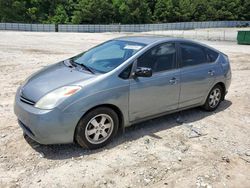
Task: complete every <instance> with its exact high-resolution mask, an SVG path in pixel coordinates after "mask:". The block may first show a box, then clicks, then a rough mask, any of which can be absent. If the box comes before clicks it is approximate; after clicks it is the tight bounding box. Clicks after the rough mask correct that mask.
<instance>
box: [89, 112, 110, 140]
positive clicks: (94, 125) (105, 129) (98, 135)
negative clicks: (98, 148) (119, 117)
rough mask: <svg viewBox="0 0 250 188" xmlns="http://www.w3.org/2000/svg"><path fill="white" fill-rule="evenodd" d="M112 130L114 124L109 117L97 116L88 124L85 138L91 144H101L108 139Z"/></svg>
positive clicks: (104, 115)
mask: <svg viewBox="0 0 250 188" xmlns="http://www.w3.org/2000/svg"><path fill="white" fill-rule="evenodd" d="M113 128H114V122H113V119H112V118H111V117H110V116H109V115H107V114H98V115H96V116H95V117H93V118H92V119H91V120H90V121H89V122H88V124H87V126H86V130H85V137H86V139H87V140H88V141H89V142H90V143H92V144H101V143H103V142H105V141H106V140H107V139H108V138H109V137H110V135H111V134H112V131H113Z"/></svg>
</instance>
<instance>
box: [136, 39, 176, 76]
mask: <svg viewBox="0 0 250 188" xmlns="http://www.w3.org/2000/svg"><path fill="white" fill-rule="evenodd" d="M175 60H176V48H175V44H174V43H165V44H161V45H158V46H156V47H153V48H152V49H150V50H148V51H147V52H146V53H144V54H143V55H142V56H141V57H139V58H138V59H137V67H147V68H151V69H152V71H153V72H161V71H166V70H170V69H173V68H174V67H175Z"/></svg>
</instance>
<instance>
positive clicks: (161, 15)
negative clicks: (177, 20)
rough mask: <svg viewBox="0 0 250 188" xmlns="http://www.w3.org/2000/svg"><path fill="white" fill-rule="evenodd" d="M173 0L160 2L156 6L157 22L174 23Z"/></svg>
mask: <svg viewBox="0 0 250 188" xmlns="http://www.w3.org/2000/svg"><path fill="white" fill-rule="evenodd" d="M172 10H173V3H172V0H158V1H157V3H156V5H155V11H154V18H155V20H156V21H157V22H171V21H173V18H172V15H173V11H172Z"/></svg>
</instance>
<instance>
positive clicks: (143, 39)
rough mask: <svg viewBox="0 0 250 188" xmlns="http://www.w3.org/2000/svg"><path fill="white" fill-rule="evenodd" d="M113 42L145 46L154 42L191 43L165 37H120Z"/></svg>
mask: <svg viewBox="0 0 250 188" xmlns="http://www.w3.org/2000/svg"><path fill="white" fill-rule="evenodd" d="M115 40H121V41H129V42H137V43H142V44H145V45H149V44H152V43H155V42H160V41H164V42H167V41H182V42H184V41H186V42H193V43H195V42H194V41H191V40H186V39H180V38H172V37H166V36H150V35H149V36H126V37H120V38H116V39H115Z"/></svg>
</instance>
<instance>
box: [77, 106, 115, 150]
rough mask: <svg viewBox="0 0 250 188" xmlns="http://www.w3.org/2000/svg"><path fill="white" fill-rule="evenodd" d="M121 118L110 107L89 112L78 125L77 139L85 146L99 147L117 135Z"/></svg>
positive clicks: (90, 147)
mask: <svg viewBox="0 0 250 188" xmlns="http://www.w3.org/2000/svg"><path fill="white" fill-rule="evenodd" d="M118 126H119V119H118V116H117V114H116V112H115V111H114V110H112V109H110V108H106V107H100V108H96V109H94V110H92V111H90V112H89V113H87V114H86V115H85V116H83V118H82V119H81V120H80V122H79V123H78V125H77V127H76V133H75V139H76V141H77V143H78V144H79V145H80V146H82V147H85V148H89V149H97V148H100V147H103V146H104V145H106V144H108V143H109V142H110V141H111V140H112V138H113V137H114V136H115V135H116V133H117V130H118Z"/></svg>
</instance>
